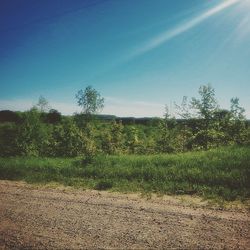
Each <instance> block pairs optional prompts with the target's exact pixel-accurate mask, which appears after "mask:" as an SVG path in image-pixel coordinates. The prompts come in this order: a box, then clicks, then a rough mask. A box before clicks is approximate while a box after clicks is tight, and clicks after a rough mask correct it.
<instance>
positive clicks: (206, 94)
mask: <svg viewBox="0 0 250 250" xmlns="http://www.w3.org/2000/svg"><path fill="white" fill-rule="evenodd" d="M199 94H200V99H197V98H195V97H193V98H192V100H191V107H192V108H193V109H194V110H195V111H196V112H197V114H198V118H199V119H200V122H201V124H200V129H199V131H198V133H197V136H196V137H197V142H198V143H199V144H200V146H201V147H202V148H204V149H207V148H208V146H209V143H212V141H213V140H214V139H216V133H214V132H215V129H214V125H215V120H214V114H215V113H216V111H217V110H218V108H219V106H218V103H217V100H216V98H215V90H214V89H213V88H212V87H211V85H210V84H208V85H202V86H201V87H200V88H199Z"/></svg>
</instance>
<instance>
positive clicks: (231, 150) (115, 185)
mask: <svg viewBox="0 0 250 250" xmlns="http://www.w3.org/2000/svg"><path fill="white" fill-rule="evenodd" d="M249 162H250V148H249V147H239V146H237V147H236V146H234V147H223V148H217V149H213V150H208V151H201V152H188V153H182V154H164V155H163V154H160V155H119V156H117V155H116V156H106V155H99V156H98V157H96V158H95V159H93V161H92V163H91V164H84V165H83V163H82V161H81V160H80V159H79V158H45V157H43V158H40V157H35V158H34V157H16V158H0V179H12V180H26V181H28V182H35V183H37V182H42V183H46V182H51V181H53V182H55V181H56V182H58V183H61V184H64V185H74V186H78V187H79V186H83V187H87V188H96V189H110V188H112V190H115V191H139V192H156V193H161V194H164V193H165V194H166V193H167V194H197V195H201V196H203V197H218V198H220V199H225V200H236V199H241V200H244V199H249V198H250V165H249Z"/></svg>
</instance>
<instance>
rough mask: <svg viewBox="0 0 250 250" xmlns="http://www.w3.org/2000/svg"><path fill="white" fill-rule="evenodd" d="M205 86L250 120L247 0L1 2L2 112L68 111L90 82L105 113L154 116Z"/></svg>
mask: <svg viewBox="0 0 250 250" xmlns="http://www.w3.org/2000/svg"><path fill="white" fill-rule="evenodd" d="M208 83H210V84H211V85H212V87H213V88H214V89H215V93H216V98H217V100H218V102H219V104H220V106H221V107H222V108H229V107H230V99H231V98H232V97H238V98H239V99H240V104H241V106H243V107H244V108H245V110H246V116H247V118H250V94H249V93H250V0H72V1H68V0H53V1H51V0H36V1H34V0H22V1H20V0H12V1H9V0H1V1H0V110H3V109H10V110H21V111H23V110H28V109H30V108H31V107H32V105H35V104H36V103H37V101H38V98H39V96H41V95H42V96H44V97H45V98H46V99H47V100H48V101H49V103H50V106H51V108H54V109H57V110H59V111H60V112H62V113H63V114H73V113H74V112H80V108H79V107H78V106H77V102H76V99H75V94H76V93H77V91H78V90H80V89H85V87H86V86H88V85H91V86H93V87H94V88H95V89H96V90H98V91H99V92H100V94H101V95H102V96H103V97H104V98H105V107H104V109H103V111H102V113H103V114H113V115H117V116H133V117H146V116H151V117H154V116H162V115H163V114H164V107H165V105H168V106H169V108H170V111H171V112H172V113H174V103H177V104H180V103H181V101H182V97H183V96H188V97H189V98H191V97H197V96H198V89H199V86H200V85H204V84H208Z"/></svg>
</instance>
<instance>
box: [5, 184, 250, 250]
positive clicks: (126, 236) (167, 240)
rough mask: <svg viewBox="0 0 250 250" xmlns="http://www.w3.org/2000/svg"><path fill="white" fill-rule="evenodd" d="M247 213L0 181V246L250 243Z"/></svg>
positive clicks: (240, 245) (219, 245)
mask: <svg viewBox="0 0 250 250" xmlns="http://www.w3.org/2000/svg"><path fill="white" fill-rule="evenodd" d="M249 229H250V218H249V213H248V212H246V211H245V212H234V211H220V210H212V209H207V208H202V207H196V208H194V207H193V206H187V205H183V204H182V203H181V202H180V200H177V199H175V198H166V199H164V198H154V199H151V200H146V199H143V198H140V197H139V196H138V195H125V194H115V193H108V192H98V191H80V190H67V189H66V190H63V189H52V188H37V187H34V186H30V185H27V184H25V183H22V182H10V181H0V249H9V248H15V249H16V248H25V249H26V248H28V249H30V248H31V249H38V248H42V249H44V248H46V249H55V248H57V249H58V248H59V249H65V248H67V249H79V248H88V249H95V248H102V249H103V248H109V249H110V248H113V249H124V248H129V249H131V248H134V249H145V248H182V249H183V248H189V249H190V248H192V249H194V248H216V249H219V248H237V249H239V248H242V249H247V248H250V237H249Z"/></svg>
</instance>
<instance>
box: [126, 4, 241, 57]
mask: <svg viewBox="0 0 250 250" xmlns="http://www.w3.org/2000/svg"><path fill="white" fill-rule="evenodd" d="M240 1H241V0H224V2H223V3H221V4H219V5H217V6H215V7H213V8H211V9H209V10H207V11H206V12H203V13H202V14H201V15H199V16H197V17H195V18H193V19H191V20H189V21H188V22H186V23H184V24H181V25H179V26H177V27H175V28H172V29H169V30H167V31H165V32H163V33H162V34H160V35H158V36H156V37H154V38H153V39H151V40H150V41H148V42H147V43H146V44H145V45H144V46H142V47H140V48H138V49H136V50H135V51H134V52H132V53H131V54H130V55H129V56H128V59H131V58H134V57H136V56H139V55H142V54H144V53H146V52H148V51H150V50H153V49H155V48H157V47H159V46H160V45H162V44H164V43H165V42H167V41H169V40H171V39H172V38H174V37H176V36H178V35H181V34H182V33H184V32H186V31H188V30H190V29H192V28H194V27H195V26H197V25H198V24H200V23H202V22H203V21H204V20H206V19H208V18H209V17H211V16H213V15H215V14H217V13H219V12H221V11H222V10H224V9H226V8H228V7H230V6H232V5H234V4H237V3H239V2H240Z"/></svg>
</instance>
